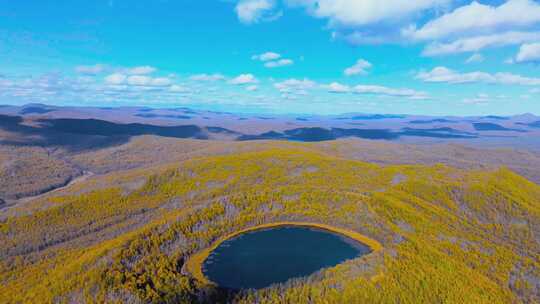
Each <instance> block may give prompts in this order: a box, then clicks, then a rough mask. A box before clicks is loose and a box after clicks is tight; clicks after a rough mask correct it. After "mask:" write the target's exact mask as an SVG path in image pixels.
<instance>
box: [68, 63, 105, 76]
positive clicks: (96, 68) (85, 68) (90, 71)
mask: <svg viewBox="0 0 540 304" xmlns="http://www.w3.org/2000/svg"><path fill="white" fill-rule="evenodd" d="M75 71H77V73H80V74H85V75H96V74H99V73H102V72H104V71H105V65H103V64H96V65H80V66H78V67H76V68H75Z"/></svg>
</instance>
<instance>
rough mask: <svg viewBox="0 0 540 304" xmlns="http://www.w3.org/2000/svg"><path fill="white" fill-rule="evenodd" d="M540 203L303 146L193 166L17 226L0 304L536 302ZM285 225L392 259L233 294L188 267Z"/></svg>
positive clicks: (7, 245)
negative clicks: (241, 235) (233, 236)
mask: <svg viewBox="0 0 540 304" xmlns="http://www.w3.org/2000/svg"><path fill="white" fill-rule="evenodd" d="M113 179H114V178H113ZM114 184H115V183H114V182H111V185H114ZM79 187H80V185H79ZM539 202H540V187H539V186H538V185H536V184H534V183H531V182H528V181H527V180H525V179H524V178H522V177H520V176H518V175H516V174H514V173H513V172H511V171H509V170H506V169H500V170H493V171H487V170H485V171H480V170H476V171H465V170H461V169H454V168H451V167H447V166H442V165H435V166H419V165H410V166H386V167H381V166H378V165H373V164H368V163H363V162H359V161H352V160H345V159H341V158H336V157H332V156H328V155H326V154H319V153H315V152H306V150H305V149H296V148H294V147H290V148H287V149H268V150H266V151H258V152H249V153H240V154H233V155H229V156H217V157H207V158H200V159H194V160H190V161H187V162H184V163H181V164H177V165H175V166H171V167H170V168H167V169H163V170H161V173H159V174H157V175H154V176H152V177H151V178H149V179H148V180H147V182H146V184H145V185H144V186H142V187H141V188H139V189H137V190H135V191H132V192H129V193H126V192H125V191H122V190H121V189H117V188H107V189H100V190H96V191H94V192H90V193H86V194H82V195H74V196H63V197H56V198H53V199H50V203H51V204H53V205H54V206H53V207H51V208H48V209H45V210H41V211H35V212H33V213H31V214H28V215H24V216H18V217H9V218H8V219H7V221H5V222H3V223H1V224H0V244H2V245H1V246H0V257H1V262H0V282H2V285H3V286H4V288H3V292H2V293H0V302H7V303H12V302H34V303H41V302H53V301H59V302H69V301H75V302H83V301H85V300H86V301H87V302H114V301H118V302H133V303H137V302H138V301H142V302H155V303H159V302H170V303H177V302H195V301H202V300H206V301H209V302H212V301H216V300H222V301H223V300H224V299H225V298H226V297H228V300H230V301H235V302H240V303H252V302H254V301H258V302H260V303H273V302H289V303H307V302H310V303H339V302H342V303H354V302H358V303H364V302H370V303H395V302H398V301H399V302H401V303H420V302H423V303H442V302H444V303H512V302H519V301H523V302H530V303H534V302H537V301H539V300H540V294H539V289H540V288H539V287H540V286H539V282H540V258H539V256H538V252H540V240H539V239H538V235H539V233H540V203H539ZM282 221H296V222H315V223H322V224H328V225H332V226H335V227H341V228H344V229H348V230H352V231H357V232H359V233H361V234H363V235H366V236H369V237H370V238H373V239H376V240H377V241H379V242H380V243H381V244H382V245H383V247H384V249H383V250H381V251H379V252H377V253H374V254H372V255H369V256H366V257H363V258H359V259H356V260H352V261H349V262H346V263H344V264H341V265H338V266H337V267H334V268H330V269H327V270H324V271H321V272H320V273H317V274H315V275H313V276H311V277H309V278H306V279H299V280H292V281H290V282H289V283H287V284H283V285H278V286H274V287H272V288H267V289H264V290H261V291H258V292H244V293H241V294H236V295H225V294H223V293H220V292H219V291H218V290H215V288H214V287H212V286H209V285H206V284H205V283H204V282H199V281H197V280H195V279H193V278H192V277H191V276H190V275H189V274H187V273H186V272H185V271H184V269H183V265H184V262H185V260H186V259H187V258H188V257H189V256H190V255H192V254H193V253H195V252H198V251H200V250H202V249H204V248H207V247H208V246H210V245H211V244H212V243H213V242H214V241H215V240H217V239H219V238H220V237H223V236H225V235H228V234H230V233H233V232H235V231H237V230H240V229H244V228H247V227H251V226H256V225H260V224H264V223H272V222H282ZM378 273H382V275H378V276H377V279H376V280H373V279H372V277H373V275H375V274H378ZM308 299H309V301H308Z"/></svg>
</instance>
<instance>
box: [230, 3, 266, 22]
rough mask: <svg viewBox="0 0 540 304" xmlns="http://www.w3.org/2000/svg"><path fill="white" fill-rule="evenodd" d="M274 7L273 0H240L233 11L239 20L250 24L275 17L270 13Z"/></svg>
mask: <svg viewBox="0 0 540 304" xmlns="http://www.w3.org/2000/svg"><path fill="white" fill-rule="evenodd" d="M274 7H275V0H240V1H239V2H238V4H237V5H236V8H235V11H236V15H237V16H238V19H239V20H240V22H242V23H244V24H252V23H258V22H260V21H263V20H266V19H267V18H269V19H272V17H275V16H276V15H274V16H272V14H271V12H272V11H273V9H274Z"/></svg>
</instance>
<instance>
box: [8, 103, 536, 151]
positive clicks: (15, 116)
mask: <svg viewBox="0 0 540 304" xmlns="http://www.w3.org/2000/svg"><path fill="white" fill-rule="evenodd" d="M0 115H1V116H0V130H3V131H4V132H9V133H10V134H11V135H12V136H11V137H10V139H7V138H2V137H0V141H1V142H9V141H13V138H14V136H13V135H14V134H19V135H21V136H22V137H24V136H33V135H39V136H40V138H41V144H47V143H48V142H50V141H54V142H55V143H58V142H59V141H61V140H62V139H63V138H65V137H64V135H62V134H70V135H79V136H87V137H94V138H99V139H100V140H101V141H103V140H104V138H109V139H114V140H113V141H115V140H127V138H129V137H131V136H138V135H158V136H163V137H173V138H193V139H202V140H239V141H248V140H292V141H325V140H334V139H339V138H347V137H353V138H354V137H356V138H363V139H373V140H392V141H421V142H423V141H426V140H427V141H430V140H436V141H441V140H445V141H464V140H465V141H468V142H472V143H488V144H491V145H497V144H500V145H501V146H508V147H512V146H514V145H526V146H528V147H532V148H538V149H540V117H538V116H535V115H533V114H523V115H517V116H508V117H503V116H495V115H487V116H474V117H454V116H447V117H432V116H419V115H394V114H391V115H387V114H358V113H351V114H343V115H335V116H293V115H281V116H280V115H264V116H260V115H244V114H234V113H227V112H215V111H198V110H193V109H189V108H185V107H182V108H171V109H153V108H148V107H123V108H111V107H106V108H103V107H101V108H95V107H58V106H50V105H43V104H29V105H25V106H0ZM15 137H16V136H15ZM19 140H20V142H21V143H24V142H25V140H24V139H23V138H19ZM15 141H16V140H15ZM74 141H75V145H76V144H77V142H78V140H74ZM26 144H30V143H28V142H27V143H26Z"/></svg>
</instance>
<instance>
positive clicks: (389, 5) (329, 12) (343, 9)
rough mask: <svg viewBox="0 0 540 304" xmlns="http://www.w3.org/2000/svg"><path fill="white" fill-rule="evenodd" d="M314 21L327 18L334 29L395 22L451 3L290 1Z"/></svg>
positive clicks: (426, 0) (438, 0)
mask: <svg viewBox="0 0 540 304" xmlns="http://www.w3.org/2000/svg"><path fill="white" fill-rule="evenodd" d="M286 2H287V3H288V4H289V5H290V6H296V7H298V6H300V7H304V8H306V10H307V11H308V12H309V13H310V14H312V15H313V16H315V17H318V18H327V19H329V21H330V25H332V26H337V27H339V26H362V25H367V24H371V23H377V22H381V21H388V20H390V21H395V20H399V19H401V18H403V17H406V16H410V15H412V14H414V13H417V12H420V11H424V10H427V9H431V8H436V7H440V6H442V5H445V4H447V3H449V2H450V1H449V0H415V1H410V0H386V1H380V0H363V1H358V0H287V1H286Z"/></svg>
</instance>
